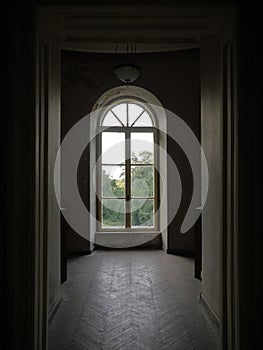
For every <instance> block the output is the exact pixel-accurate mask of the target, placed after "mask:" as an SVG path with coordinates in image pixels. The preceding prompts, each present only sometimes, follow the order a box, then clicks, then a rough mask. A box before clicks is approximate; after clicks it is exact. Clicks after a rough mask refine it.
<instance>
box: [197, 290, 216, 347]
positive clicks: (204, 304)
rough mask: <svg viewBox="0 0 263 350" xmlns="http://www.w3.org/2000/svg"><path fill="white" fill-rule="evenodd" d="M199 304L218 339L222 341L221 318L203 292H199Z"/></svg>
mask: <svg viewBox="0 0 263 350" xmlns="http://www.w3.org/2000/svg"><path fill="white" fill-rule="evenodd" d="M199 304H200V307H201V310H202V311H203V314H204V316H205V318H206V319H207V321H208V322H209V325H210V326H211V328H212V330H213V332H214V334H215V336H216V338H217V340H218V341H220V329H221V322H220V319H219V317H218V316H217V314H216V313H215V312H214V310H213V309H212V308H211V306H210V305H209V303H208V301H207V300H206V298H205V297H204V295H203V293H202V292H200V294H199Z"/></svg>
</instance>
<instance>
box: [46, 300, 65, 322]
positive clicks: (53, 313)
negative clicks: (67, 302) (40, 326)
mask: <svg viewBox="0 0 263 350" xmlns="http://www.w3.org/2000/svg"><path fill="white" fill-rule="evenodd" d="M61 302H62V295H61V294H59V295H58V297H57V299H56V301H55V303H54V305H53V307H52V309H51V310H50V311H49V313H48V324H50V323H51V321H52V319H53V317H54V316H55V314H56V312H57V310H58V308H59V305H60V304H61Z"/></svg>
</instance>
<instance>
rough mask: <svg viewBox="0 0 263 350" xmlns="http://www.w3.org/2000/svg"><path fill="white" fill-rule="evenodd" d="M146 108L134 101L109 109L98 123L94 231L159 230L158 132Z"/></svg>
mask: <svg viewBox="0 0 263 350" xmlns="http://www.w3.org/2000/svg"><path fill="white" fill-rule="evenodd" d="M156 124H157V119H156V117H155V115H154V112H153V111H152V110H151V109H150V108H149V106H148V105H147V104H145V103H143V102H141V101H139V100H137V99H134V98H132V99H129V98H127V99H122V100H117V101H115V102H114V103H110V105H108V106H107V107H106V109H104V112H103V114H102V115H101V118H100V120H99V125H98V128H99V134H98V135H99V137H98V144H97V149H98V154H97V156H98V157H97V160H98V161H97V165H98V168H97V186H98V188H97V195H98V198H97V219H98V222H99V226H100V227H98V228H97V229H98V230H99V231H131V230H132V231H140V230H143V231H147V230H157V229H158V218H157V215H156V211H157V209H158V197H159V186H158V181H159V180H158V172H157V170H156V168H157V162H158V151H157V144H158V132H157V130H158V129H157V125H156Z"/></svg>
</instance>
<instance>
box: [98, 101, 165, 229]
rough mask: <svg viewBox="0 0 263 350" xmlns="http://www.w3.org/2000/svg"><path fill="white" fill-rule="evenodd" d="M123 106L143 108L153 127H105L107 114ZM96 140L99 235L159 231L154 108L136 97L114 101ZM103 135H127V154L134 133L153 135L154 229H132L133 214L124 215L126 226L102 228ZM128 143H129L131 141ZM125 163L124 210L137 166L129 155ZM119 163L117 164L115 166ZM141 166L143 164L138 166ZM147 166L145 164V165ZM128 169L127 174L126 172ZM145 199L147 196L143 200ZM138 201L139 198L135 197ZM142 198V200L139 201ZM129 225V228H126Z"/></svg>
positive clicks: (157, 148)
mask: <svg viewBox="0 0 263 350" xmlns="http://www.w3.org/2000/svg"><path fill="white" fill-rule="evenodd" d="M122 103H127V104H129V103H133V104H137V105H139V106H141V107H142V108H143V109H144V110H146V112H147V113H148V114H149V116H150V118H151V120H152V123H153V126H145V127H144V126H112V127H111V126H102V125H101V124H102V122H103V120H104V117H105V116H106V115H107V113H108V112H109V111H110V110H111V109H112V108H114V107H116V106H117V105H119V104H122ZM97 131H98V132H97V137H96V164H97V165H96V174H97V181H96V190H97V192H96V219H97V228H96V231H97V232H102V233H105V232H113V233H118V232H119V233H123V232H137V233H139V232H142V233H143V232H148V233H149V232H159V222H160V218H159V205H160V200H159V196H160V188H159V185H160V177H159V172H158V170H157V169H159V147H158V146H159V129H158V127H157V118H156V116H155V114H154V113H153V111H152V110H151V108H149V107H148V106H147V105H146V103H145V102H144V101H140V100H139V99H137V98H134V97H133V98H127V97H126V98H121V99H116V100H115V101H111V102H110V103H109V104H108V105H107V108H106V110H104V113H103V114H102V115H101V116H100V118H99V120H98V124H97ZM103 132H124V133H125V143H126V144H125V152H129V150H130V146H131V141H130V140H131V138H130V135H131V133H132V132H134V133H140V132H141V133H143V132H144V133H145V132H149V133H153V147H154V162H153V164H152V166H153V167H154V180H153V181H154V194H153V197H151V198H150V197H149V199H153V200H154V226H152V227H146V226H142V227H132V225H131V213H124V215H125V216H126V217H125V227H121V228H120V227H117V228H114V227H103V226H102V193H101V190H102V181H101V179H102V166H103V165H104V164H102V163H101V161H100V162H98V160H99V158H100V156H101V153H102V133H103ZM128 140H129V141H128ZM127 143H128V144H129V147H128V150H127ZM126 158H127V159H126V160H125V164H124V165H123V166H125V174H126V175H125V178H126V181H125V196H124V201H125V208H126V205H127V204H126V203H127V202H128V203H130V201H131V199H132V197H131V168H132V166H134V165H133V164H132V163H131V162H130V159H129V158H128V157H127V153H126ZM115 165H117V164H114V165H113V166H115ZM137 165H138V166H140V164H137ZM143 166H144V165H143ZM127 170H128V171H127ZM127 174H128V179H127ZM127 183H128V189H129V193H128V194H127V187H126V186H127ZM141 198H142V199H146V198H148V197H141ZM135 199H136V198H135ZM138 199H140V198H138ZM126 226H128V227H126Z"/></svg>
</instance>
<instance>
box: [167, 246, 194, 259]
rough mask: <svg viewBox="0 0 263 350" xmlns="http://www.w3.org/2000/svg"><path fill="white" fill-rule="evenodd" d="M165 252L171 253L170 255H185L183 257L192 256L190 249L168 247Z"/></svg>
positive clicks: (192, 252)
mask: <svg viewBox="0 0 263 350" xmlns="http://www.w3.org/2000/svg"><path fill="white" fill-rule="evenodd" d="M166 253H167V254H172V255H180V256H185V257H191V258H193V257H194V251H193V250H190V249H174V248H168V249H167V250H166Z"/></svg>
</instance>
